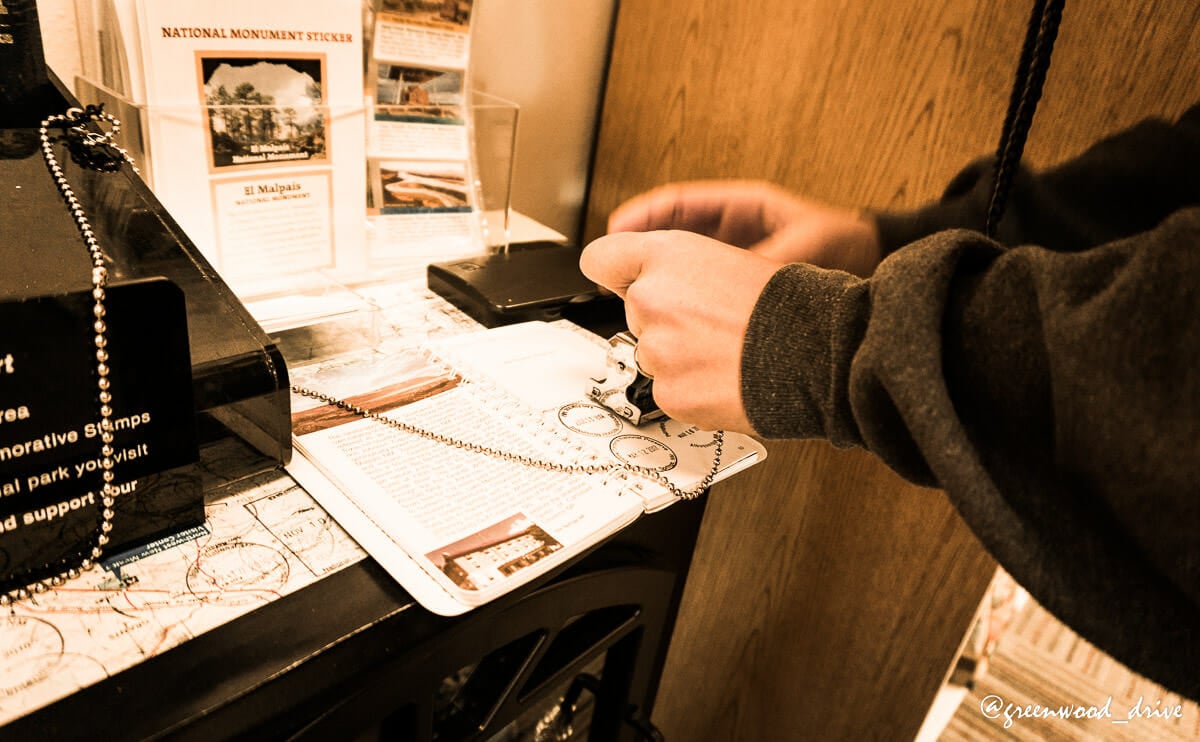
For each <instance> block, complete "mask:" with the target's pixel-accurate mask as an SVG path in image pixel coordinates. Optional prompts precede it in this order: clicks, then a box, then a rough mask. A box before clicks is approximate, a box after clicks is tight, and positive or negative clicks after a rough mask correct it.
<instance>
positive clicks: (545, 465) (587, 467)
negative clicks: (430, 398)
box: [292, 384, 725, 500]
mask: <svg viewBox="0 0 1200 742" xmlns="http://www.w3.org/2000/svg"><path fill="white" fill-rule="evenodd" d="M292 391H293V392H295V393H297V394H300V395H303V396H305V397H309V398H310V399H315V400H317V401H319V402H324V403H325V404H329V405H333V406H334V407H337V408H338V409H341V410H345V411H347V412H350V413H353V414H355V415H358V416H359V417H363V418H366V419H368V420H374V421H376V422H378V423H382V424H384V425H387V426H388V427H390V428H395V429H396V430H399V431H401V432H404V433H409V434H412V435H417V436H420V437H421V438H424V439H426V440H430V441H433V442H435V443H442V444H445V445H447V446H451V447H453V448H458V449H461V450H463V451H469V452H471V453H478V454H483V455H484V456H491V457H492V458H496V459H501V460H503V461H509V462H512V463H515V464H520V465H522V466H528V467H530V468H533V469H542V470H544V471H550V472H555V473H559V474H617V473H629V474H633V475H635V476H638V477H641V478H643V479H646V480H648V481H651V482H654V483H655V484H659V485H661V486H663V487H665V488H666V489H667V490H668V491H669V492H670V493H671V494H672V495H674V496H675V497H678V498H679V499H681V500H694V499H696V498H697V497H699V496H700V494H701V493H702V492H704V490H706V489H708V488H709V486H710V485H711V484H712V483H713V479H715V478H716V476H717V471H718V470H720V468H721V451H722V450H723V448H724V446H725V432H724V431H722V430H718V431H716V432H714V433H713V442H714V443H715V444H716V448H715V451H714V453H713V463H712V468H710V469H709V470H708V474H706V475H705V476H704V478H703V479H701V480H700V481H699V482H698V483H697V484H695V485H694V486H692V487H690V488H688V489H683V488H682V487H680V486H679V485H677V484H675V483H674V482H672V481H671V480H670V479H668V478H667V477H666V476H665V475H664V474H663V473H662V472H660V471H657V470H655V469H650V468H648V467H644V466H634V465H633V464H625V463H621V464H562V463H559V462H557V461H547V460H546V459H539V458H536V457H533V456H523V455H521V454H516V453H512V452H511V451H505V450H503V449H499V448H494V447H492V446H485V445H482V444H479V443H472V442H471V441H465V440H462V439H461V438H455V437H453V436H449V435H445V434H444V433H437V432H434V431H432V430H426V429H425V428H421V427H418V426H416V425H412V424H409V423H406V422H403V421H401V420H396V419H394V418H391V417H386V416H384V415H381V414H379V413H378V412H375V411H373V410H368V409H367V408H365V407H359V406H358V405H356V404H354V403H352V402H347V401H346V400H344V399H339V398H337V397H334V396H332V395H329V394H325V393H323V392H318V391H314V390H312V389H308V388H306V387H302V386H298V385H296V384H293V385H292Z"/></svg>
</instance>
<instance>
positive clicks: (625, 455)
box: [608, 434, 679, 472]
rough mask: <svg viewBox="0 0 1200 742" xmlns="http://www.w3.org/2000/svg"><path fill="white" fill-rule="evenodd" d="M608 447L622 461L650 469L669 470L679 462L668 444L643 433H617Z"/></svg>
mask: <svg viewBox="0 0 1200 742" xmlns="http://www.w3.org/2000/svg"><path fill="white" fill-rule="evenodd" d="M608 449H609V450H610V451H612V454H613V456H616V457H617V458H618V459H620V460H621V462H622V463H625V464H629V465H630V466H637V467H640V468H642V469H649V470H651V471H658V472H663V471H670V470H672V469H674V468H675V466H676V465H677V464H678V463H679V457H678V456H676V455H675V452H674V451H672V450H671V449H670V447H669V446H667V445H666V444H664V443H662V442H660V441H656V440H654V439H653V438H648V437H646V436H644V435H632V434H631V435H618V436H617V437H616V438H613V439H612V441H611V442H610V443H609V444H608Z"/></svg>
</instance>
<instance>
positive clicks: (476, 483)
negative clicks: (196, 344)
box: [289, 354, 642, 614]
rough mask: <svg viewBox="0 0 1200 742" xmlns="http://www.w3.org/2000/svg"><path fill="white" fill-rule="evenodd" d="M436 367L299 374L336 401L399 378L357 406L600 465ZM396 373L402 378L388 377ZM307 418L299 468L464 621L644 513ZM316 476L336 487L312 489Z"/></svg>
mask: <svg viewBox="0 0 1200 742" xmlns="http://www.w3.org/2000/svg"><path fill="white" fill-rule="evenodd" d="M423 363H428V362H423V361H422V358H421V357H419V356H416V355H409V356H408V357H407V359H405V358H404V357H403V354H399V355H397V354H387V355H380V356H377V357H374V358H367V359H363V361H362V362H360V363H357V364H356V363H342V364H341V365H340V366H339V368H338V369H337V370H336V373H331V372H329V371H328V370H325V371H323V372H322V371H316V372H312V373H307V374H306V372H305V370H304V369H299V370H297V371H296V372H295V374H294V375H295V376H296V378H295V381H296V382H297V383H298V384H300V385H301V386H304V385H306V384H311V385H312V386H317V385H321V386H322V388H323V390H329V393H331V394H336V393H337V391H336V390H337V389H338V388H342V389H347V388H352V387H354V386H355V382H359V381H361V380H362V379H364V378H372V377H374V378H380V379H382V378H385V377H386V378H388V379H389V380H390V383H388V384H386V385H380V387H379V388H377V389H374V390H372V391H370V392H366V393H360V394H357V395H355V396H354V397H353V399H352V400H351V401H353V402H354V403H355V404H358V405H360V406H362V407H365V408H369V409H372V410H374V411H378V412H380V413H381V414H383V415H385V416H387V417H388V418H390V419H394V420H399V421H403V422H405V423H408V424H411V425H415V426H418V427H420V428H422V429H424V430H428V431H433V432H436V433H438V434H440V435H443V436H449V437H451V438H453V439H455V440H459V441H463V442H467V443H470V444H477V445H480V446H491V447H494V448H496V449H498V450H501V451H504V452H508V453H512V454H517V455H522V456H527V457H530V458H531V459H535V460H537V461H541V462H554V463H563V464H570V463H573V462H576V461H584V462H586V461H589V460H591V457H590V456H588V455H587V454H586V453H585V452H581V451H580V450H579V449H578V447H573V446H571V445H570V444H569V443H567V442H564V441H560V440H555V439H540V438H539V437H538V435H537V433H536V431H535V430H533V429H530V428H527V427H526V426H527V425H528V423H529V422H532V423H534V425H535V427H536V418H531V419H530V421H523V420H522V418H523V417H524V416H527V415H528V414H529V411H528V410H527V409H525V408H523V407H521V406H519V405H513V404H511V403H505V401H504V400H497V399H495V398H494V397H492V396H491V395H490V394H488V393H487V392H486V390H485V389H483V388H481V387H480V386H479V385H477V384H475V383H473V382H471V381H469V380H462V379H459V378H458V377H457V376H455V375H454V374H453V373H451V372H449V371H448V370H447V369H445V368H441V367H438V366H436V365H433V364H428V365H423ZM380 364H382V366H380ZM371 366H375V367H376V368H375V369H371V368H370V367H371ZM401 366H406V367H407V368H406V369H405V370H403V371H401V369H400V367H401ZM383 367H386V368H387V369H388V370H387V371H383V372H381V371H380V368H383ZM397 371H400V372H401V373H403V374H404V375H405V376H406V377H407V378H403V377H401V376H397V375H394V374H395V373H396V372H397ZM334 377H340V378H341V379H342V381H341V382H338V381H336V380H335V379H334ZM348 379H352V380H354V381H346V380H348ZM358 388H359V389H362V388H363V387H361V386H360V387H358ZM293 419H294V427H295V433H296V438H295V445H296V451H297V454H298V456H299V457H302V458H303V462H301V465H300V466H299V467H295V466H289V471H291V472H292V473H293V475H294V476H296V477H297V479H298V480H299V481H301V482H302V483H303V484H304V485H305V487H306V488H309V490H310V491H311V492H312V494H313V495H314V497H316V498H317V499H318V501H319V502H321V503H322V505H324V506H325V507H326V508H327V509H329V511H330V512H331V514H333V515H334V517H335V518H337V519H338V522H339V523H340V524H342V526H343V527H344V528H346V530H347V531H348V532H349V533H350V534H351V535H352V536H354V537H355V539H357V540H358V541H359V542H360V543H361V544H362V545H363V546H364V548H366V549H367V550H368V551H369V552H370V553H371V554H372V556H374V557H375V558H376V559H377V560H378V561H379V562H380V564H381V565H383V566H384V568H385V569H387V570H388V571H389V573H391V574H392V575H393V576H394V577H396V578H397V579H398V580H399V581H400V582H401V584H403V585H404V587H405V588H406V589H407V590H408V591H409V592H410V593H412V594H413V596H414V597H415V598H417V600H418V601H420V602H421V603H422V604H423V605H425V606H426V607H427V608H429V609H430V610H432V611H434V612H438V613H443V614H445V613H452V612H461V610H465V609H466V608H467V607H470V606H475V605H479V604H482V603H484V602H487V601H488V600H492V599H494V598H495V597H497V596H499V595H502V594H504V593H505V592H508V591H509V590H512V589H513V588H515V587H516V586H518V585H521V584H524V583H526V582H528V581H529V580H531V579H533V578H534V577H536V576H538V575H540V574H544V573H545V572H546V571H548V570H550V569H552V568H553V567H554V566H556V565H558V564H561V563H562V562H563V561H565V560H566V559H568V558H570V557H572V556H574V555H575V554H578V553H580V551H582V550H583V549H585V548H587V547H589V546H591V545H593V544H595V543H597V542H598V541H599V540H600V539H602V538H604V537H605V536H607V535H609V534H611V533H612V532H613V531H615V530H616V529H617V528H619V527H620V526H622V525H625V524H627V523H629V522H631V521H632V520H633V519H634V518H636V517H637V516H638V515H639V514H640V513H641V510H642V508H641V503H640V502H639V501H637V500H636V499H635V498H630V497H623V496H621V493H620V491H619V490H618V489H616V488H612V487H609V488H605V487H604V483H603V481H602V479H601V478H600V477H597V476H594V475H582V474H578V473H564V472H555V471H547V470H545V469H543V468H540V467H538V466H530V465H526V464H521V463H515V462H512V461H505V460H502V459H500V458H498V457H496V456H492V455H489V454H487V453H481V452H478V451H474V450H467V449H465V448H461V447H456V446H454V445H451V444H448V443H446V442H439V441H434V440H428V439H426V438H423V437H421V436H418V435H414V434H412V433H409V432H404V431H401V430H397V429H395V428H394V427H391V426H388V425H386V424H384V423H382V422H380V421H378V420H371V419H364V418H363V417H361V416H359V415H355V414H352V413H347V412H345V411H342V410H337V409H336V408H331V407H329V406H324V405H322V406H317V407H313V406H311V404H310V403H309V402H307V401H305V400H304V399H303V398H299V399H297V405H296V412H295V414H294V416H293ZM314 471H315V473H319V475H320V476H321V477H322V478H323V479H324V480H326V482H325V483H324V486H323V485H322V483H320V482H315V483H314V482H313V481H312V479H313V477H311V476H309V475H311V474H312V473H314ZM330 485H332V487H331V486H330ZM414 567H415V569H414ZM439 593H441V594H440V595H439ZM447 596H448V597H449V600H447Z"/></svg>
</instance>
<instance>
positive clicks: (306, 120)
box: [198, 53, 330, 172]
mask: <svg viewBox="0 0 1200 742" xmlns="http://www.w3.org/2000/svg"><path fill="white" fill-rule="evenodd" d="M198 62H199V68H200V75H201V84H202V86H203V94H204V103H205V106H206V109H205V110H206V113H207V123H208V146H209V157H210V160H209V168H210V171H211V172H216V171H220V170H224V169H226V168H231V167H241V166H258V165H265V164H278V163H289V162H296V161H312V160H327V159H329V156H330V155H329V144H328V142H329V135H328V131H327V127H328V125H329V122H328V115H327V114H328V112H327V109H326V106H325V105H324V102H325V99H324V89H323V85H324V80H325V57H324V55H289V56H286V57H284V56H281V57H270V56H263V55H261V54H260V55H253V56H230V55H227V54H225V55H221V56H204V55H203V53H201V54H198Z"/></svg>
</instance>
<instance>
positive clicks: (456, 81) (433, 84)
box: [375, 63, 465, 124]
mask: <svg viewBox="0 0 1200 742" xmlns="http://www.w3.org/2000/svg"><path fill="white" fill-rule="evenodd" d="M376 68H377V69H378V75H377V76H376V79H375V120H376V121H392V122H402V123H423V124H462V123H464V122H465V117H464V115H463V75H462V72H461V71H458V70H435V69H427V68H424V67H409V66H405V65H399V64H387V63H381V64H378V65H376Z"/></svg>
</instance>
